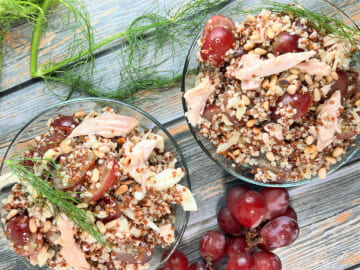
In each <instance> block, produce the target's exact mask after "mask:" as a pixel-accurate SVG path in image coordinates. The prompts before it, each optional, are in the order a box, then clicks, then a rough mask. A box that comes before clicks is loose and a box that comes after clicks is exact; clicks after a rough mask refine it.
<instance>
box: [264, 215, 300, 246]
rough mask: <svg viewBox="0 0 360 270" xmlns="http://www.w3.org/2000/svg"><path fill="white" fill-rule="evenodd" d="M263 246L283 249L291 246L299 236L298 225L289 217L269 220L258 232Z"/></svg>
mask: <svg viewBox="0 0 360 270" xmlns="http://www.w3.org/2000/svg"><path fill="white" fill-rule="evenodd" d="M260 235H261V237H262V239H263V241H264V244H265V245H266V246H268V247H270V248H278V247H285V246H288V245H290V244H292V243H293V242H294V241H295V240H296V239H297V237H298V235H299V225H298V224H297V222H296V221H295V220H294V219H292V218H289V217H277V218H275V219H273V220H270V221H269V222H268V223H267V224H265V226H264V227H262V229H261V230H260Z"/></svg>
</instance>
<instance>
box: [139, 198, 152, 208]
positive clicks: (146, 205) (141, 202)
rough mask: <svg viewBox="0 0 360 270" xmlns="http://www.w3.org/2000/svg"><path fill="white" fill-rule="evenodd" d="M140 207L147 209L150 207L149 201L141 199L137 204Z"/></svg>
mask: <svg viewBox="0 0 360 270" xmlns="http://www.w3.org/2000/svg"><path fill="white" fill-rule="evenodd" d="M139 204H140V206H141V207H148V206H150V205H151V201H150V200H149V199H143V200H141V201H140V202H139Z"/></svg>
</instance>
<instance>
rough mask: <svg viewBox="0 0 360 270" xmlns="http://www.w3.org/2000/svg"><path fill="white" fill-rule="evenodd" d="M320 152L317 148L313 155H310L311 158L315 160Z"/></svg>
mask: <svg viewBox="0 0 360 270" xmlns="http://www.w3.org/2000/svg"><path fill="white" fill-rule="evenodd" d="M318 154H319V152H318V151H317V150H315V151H314V152H313V153H312V154H311V155H310V159H311V160H313V159H315V158H316V157H317V155H318Z"/></svg>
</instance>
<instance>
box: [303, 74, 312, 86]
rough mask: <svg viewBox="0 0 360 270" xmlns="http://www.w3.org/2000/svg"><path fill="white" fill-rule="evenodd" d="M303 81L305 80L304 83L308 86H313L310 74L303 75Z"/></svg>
mask: <svg viewBox="0 0 360 270" xmlns="http://www.w3.org/2000/svg"><path fill="white" fill-rule="evenodd" d="M304 79H305V82H306V83H307V84H308V85H312V84H313V80H312V78H311V75H310V74H305V76H304Z"/></svg>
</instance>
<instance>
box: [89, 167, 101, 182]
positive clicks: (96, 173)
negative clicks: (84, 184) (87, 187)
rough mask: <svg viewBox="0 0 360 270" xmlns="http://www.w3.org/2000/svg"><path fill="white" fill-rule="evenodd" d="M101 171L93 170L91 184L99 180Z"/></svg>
mask: <svg viewBox="0 0 360 270" xmlns="http://www.w3.org/2000/svg"><path fill="white" fill-rule="evenodd" d="M99 174H100V173H99V170H98V169H97V168H95V169H93V170H92V174H91V179H90V180H91V182H93V183H96V182H97V181H98V180H99Z"/></svg>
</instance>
